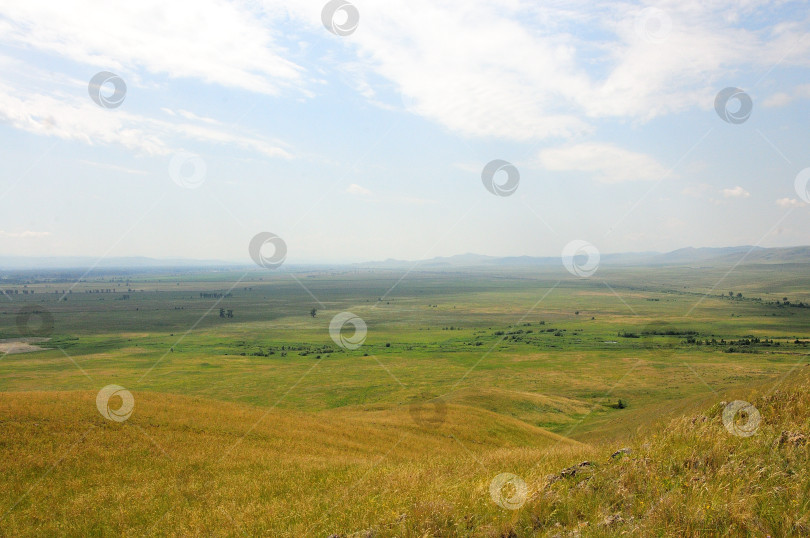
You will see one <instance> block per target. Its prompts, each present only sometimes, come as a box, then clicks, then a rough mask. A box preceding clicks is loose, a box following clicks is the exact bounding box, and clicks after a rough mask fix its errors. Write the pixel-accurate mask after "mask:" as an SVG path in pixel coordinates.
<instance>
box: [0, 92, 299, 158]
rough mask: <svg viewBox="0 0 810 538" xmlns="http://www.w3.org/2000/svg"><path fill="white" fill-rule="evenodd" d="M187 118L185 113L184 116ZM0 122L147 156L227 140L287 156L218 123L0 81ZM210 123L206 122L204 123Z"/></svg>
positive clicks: (267, 143) (277, 145) (267, 142)
mask: <svg viewBox="0 0 810 538" xmlns="http://www.w3.org/2000/svg"><path fill="white" fill-rule="evenodd" d="M187 116H188V115H187ZM0 121H1V122H5V123H9V124H11V125H12V126H13V127H15V128H17V129H21V130H24V131H28V132H30V133H34V134H39V135H43V136H55V137H58V138H61V139H64V140H74V141H78V142H82V143H85V144H88V145H97V144H101V145H107V144H119V145H121V146H123V147H125V148H127V149H130V150H133V151H137V152H140V153H145V154H148V155H169V154H172V153H175V152H177V151H178V150H179V149H181V148H182V147H183V145H184V142H183V140H185V141H186V143H188V142H189V141H196V142H204V143H211V144H232V145H235V146H238V147H241V148H243V149H247V150H250V151H256V152H258V153H262V154H264V155H266V156H268V157H282V158H291V157H292V155H291V154H290V153H289V152H288V151H287V150H286V149H284V148H282V147H280V143H279V142H278V141H273V140H266V139H263V138H261V137H258V136H250V135H246V134H244V132H243V131H240V133H238V134H237V133H232V132H229V131H228V130H226V129H225V128H224V127H218V126H209V125H208V123H206V124H204V125H198V124H195V123H189V122H173V121H166V120H158V119H154V118H150V117H148V116H143V115H139V114H133V113H130V112H127V111H126V110H124V109H123V108H119V109H116V110H114V111H110V110H105V109H103V108H101V107H99V106H96V105H95V104H93V103H92V101H90V99H89V98H88V99H78V98H76V97H75V96H70V95H61V94H60V93H59V92H58V91H56V93H55V95H46V94H42V93H38V92H35V91H31V90H24V89H22V88H15V87H12V86H9V85H6V84H2V83H0ZM209 123H210V122H209Z"/></svg>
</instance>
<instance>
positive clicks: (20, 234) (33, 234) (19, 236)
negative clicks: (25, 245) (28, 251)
mask: <svg viewBox="0 0 810 538" xmlns="http://www.w3.org/2000/svg"><path fill="white" fill-rule="evenodd" d="M49 235H51V232H34V231H31V230H25V231H24V232H6V231H4V230H0V237H8V238H13V239H26V238H29V237H33V238H41V237H48V236H49Z"/></svg>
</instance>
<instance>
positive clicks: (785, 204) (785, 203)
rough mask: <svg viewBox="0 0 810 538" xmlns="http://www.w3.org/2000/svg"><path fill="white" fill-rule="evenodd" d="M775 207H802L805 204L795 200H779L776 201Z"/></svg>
mask: <svg viewBox="0 0 810 538" xmlns="http://www.w3.org/2000/svg"><path fill="white" fill-rule="evenodd" d="M776 205H778V206H779V207H804V206H805V205H807V204H805V203H804V202H802V201H801V200H797V199H795V198H780V199H778V200H777V201H776Z"/></svg>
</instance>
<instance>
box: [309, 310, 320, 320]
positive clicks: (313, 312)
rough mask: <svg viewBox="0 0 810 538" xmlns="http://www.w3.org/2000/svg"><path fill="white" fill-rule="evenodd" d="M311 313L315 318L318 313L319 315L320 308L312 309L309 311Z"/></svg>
mask: <svg viewBox="0 0 810 538" xmlns="http://www.w3.org/2000/svg"><path fill="white" fill-rule="evenodd" d="M309 315H310V316H312V317H313V318H314V317H315V316H316V315H318V309H317V308H313V309H312V310H310V311H309Z"/></svg>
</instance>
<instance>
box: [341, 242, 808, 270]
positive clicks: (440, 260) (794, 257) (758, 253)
mask: <svg viewBox="0 0 810 538" xmlns="http://www.w3.org/2000/svg"><path fill="white" fill-rule="evenodd" d="M601 263H602V264H603V265H617V266H621V265H625V266H632V265H690V264H700V265H733V264H735V263H810V246H801V247H780V248H764V247H752V246H738V247H701V248H694V247H687V248H681V249H678V250H673V251H672V252H666V253H661V252H623V253H615V254H603V255H602V257H601ZM415 264H418V266H419V267H420V268H422V269H425V268H459V267H500V266H503V267H509V266H515V267H516V266H546V265H559V264H560V258H559V256H545V257H533V256H507V257H495V256H484V255H481V254H471V253H468V254H459V255H456V256H442V257H437V258H430V259H427V260H421V261H406V260H396V259H388V260H385V261H382V262H367V263H361V264H355V265H357V266H360V267H369V268H399V267H411V266H413V265H415Z"/></svg>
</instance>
